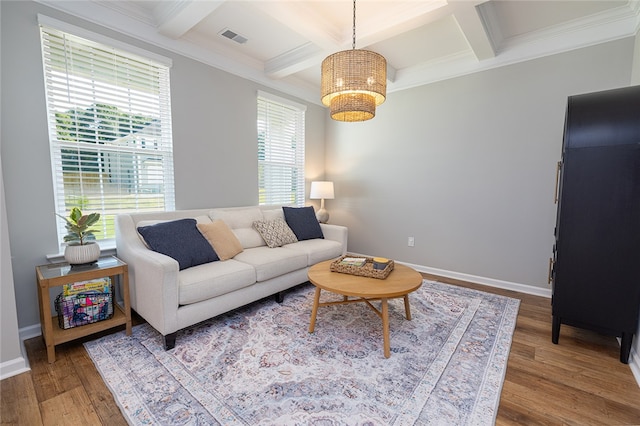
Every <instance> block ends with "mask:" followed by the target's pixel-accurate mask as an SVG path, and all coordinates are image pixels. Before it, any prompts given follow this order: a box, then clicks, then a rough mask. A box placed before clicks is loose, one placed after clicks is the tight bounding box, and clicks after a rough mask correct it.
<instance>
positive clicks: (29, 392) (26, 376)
mask: <svg viewBox="0 0 640 426" xmlns="http://www.w3.org/2000/svg"><path fill="white" fill-rule="evenodd" d="M31 377H32V376H31V373H22V374H18V375H16V376H13V377H9V378H8V379H4V380H3V381H2V382H1V384H0V403H1V404H0V419H1V423H2V424H3V425H39V424H42V417H41V416H40V407H39V405H38V397H37V396H36V391H35V389H34V387H33V381H32V379H31Z"/></svg>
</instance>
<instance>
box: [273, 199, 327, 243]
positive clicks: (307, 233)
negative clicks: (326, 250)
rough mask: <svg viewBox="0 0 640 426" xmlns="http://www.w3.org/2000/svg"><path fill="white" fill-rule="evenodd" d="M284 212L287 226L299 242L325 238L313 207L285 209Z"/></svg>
mask: <svg viewBox="0 0 640 426" xmlns="http://www.w3.org/2000/svg"><path fill="white" fill-rule="evenodd" d="M282 210H283V211H284V219H285V220H286V221H287V225H289V228H291V230H292V231H293V233H294V234H296V238H298V241H302V240H311V239H313V238H324V234H323V233H322V228H320V224H319V223H318V219H317V218H316V212H315V210H314V209H313V206H309V207H283V208H282Z"/></svg>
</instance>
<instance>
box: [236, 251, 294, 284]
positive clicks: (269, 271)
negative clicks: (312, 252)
mask: <svg viewBox="0 0 640 426" xmlns="http://www.w3.org/2000/svg"><path fill="white" fill-rule="evenodd" d="M234 260H237V261H240V262H244V263H247V264H249V265H251V266H253V267H254V268H255V270H256V280H257V281H258V282H261V281H266V280H268V279H270V278H275V277H278V276H280V275H284V274H286V273H289V272H292V271H296V270H298V269H301V268H306V267H307V255H306V253H304V252H302V251H300V252H296V251H295V250H287V249H285V248H284V247H276V248H269V247H266V246H262V247H253V248H250V249H246V250H245V251H243V252H242V253H239V254H238V255H237V256H236V257H235V258H234Z"/></svg>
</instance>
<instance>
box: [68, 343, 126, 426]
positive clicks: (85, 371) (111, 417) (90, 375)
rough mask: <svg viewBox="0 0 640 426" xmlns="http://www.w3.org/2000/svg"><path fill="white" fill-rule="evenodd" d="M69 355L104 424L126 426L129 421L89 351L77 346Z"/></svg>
mask: <svg viewBox="0 0 640 426" xmlns="http://www.w3.org/2000/svg"><path fill="white" fill-rule="evenodd" d="M69 356H70V357H71V359H72V360H73V365H74V366H75V370H76V373H77V374H78V377H79V378H80V380H81V381H82V383H83V385H84V388H85V391H86V392H87V396H88V397H89V400H90V401H91V404H92V405H93V408H94V409H95V411H96V414H97V415H98V417H99V418H100V420H101V421H102V424H108V425H109V426H118V425H123V426H125V425H126V424H127V422H126V421H125V420H124V418H123V417H122V414H121V413H120V409H119V408H118V406H117V404H116V401H115V399H114V398H113V395H112V394H111V391H110V390H109V388H107V385H106V384H105V383H104V381H103V380H102V376H100V373H99V372H98V370H96V367H95V365H94V364H93V361H92V360H91V358H90V357H89V354H87V351H86V350H84V348H83V347H77V348H76V350H74V351H72V352H71V351H70V353H69Z"/></svg>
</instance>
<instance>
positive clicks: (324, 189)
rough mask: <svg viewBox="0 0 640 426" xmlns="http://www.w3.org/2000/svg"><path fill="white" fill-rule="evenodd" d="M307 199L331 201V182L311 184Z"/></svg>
mask: <svg viewBox="0 0 640 426" xmlns="http://www.w3.org/2000/svg"><path fill="white" fill-rule="evenodd" d="M309 198H311V199H312V200H318V199H325V200H333V182H329V181H314V182H311V191H310V192H309Z"/></svg>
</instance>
